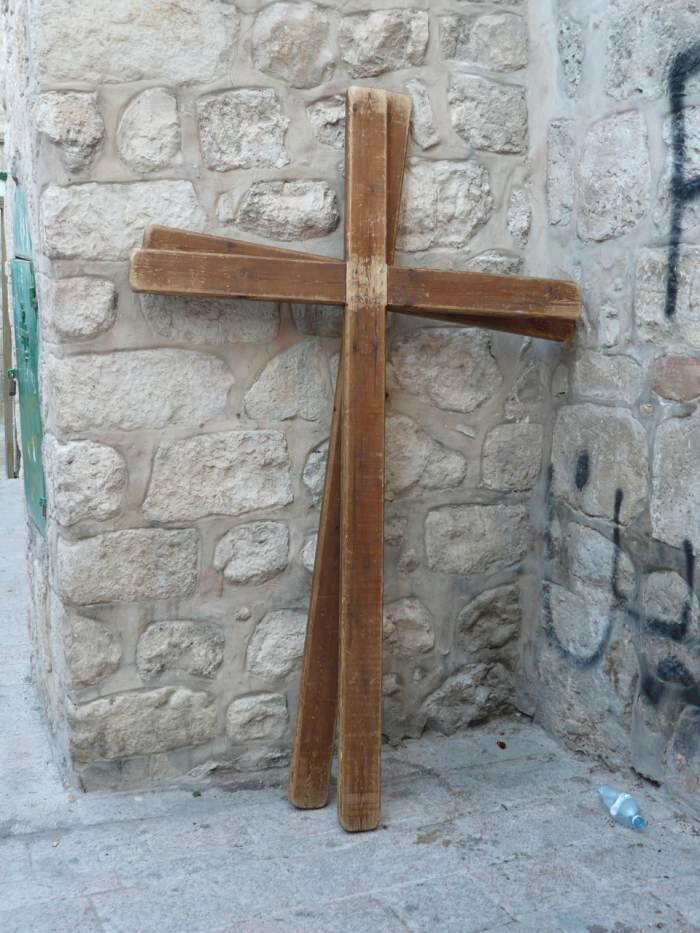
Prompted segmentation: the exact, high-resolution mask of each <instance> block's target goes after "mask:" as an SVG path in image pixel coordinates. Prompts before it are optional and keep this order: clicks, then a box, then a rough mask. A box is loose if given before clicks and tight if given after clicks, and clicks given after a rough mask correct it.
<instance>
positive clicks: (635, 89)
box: [606, 0, 698, 100]
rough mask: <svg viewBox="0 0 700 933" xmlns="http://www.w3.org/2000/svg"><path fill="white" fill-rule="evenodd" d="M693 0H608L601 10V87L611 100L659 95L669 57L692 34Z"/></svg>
mask: <svg viewBox="0 0 700 933" xmlns="http://www.w3.org/2000/svg"><path fill="white" fill-rule="evenodd" d="M697 16H698V8H697V4H696V3H695V0H665V2H664V3H663V4H659V3H655V2H654V0H612V2H611V3H610V4H609V10H608V14H607V24H606V25H607V50H606V51H607V59H606V64H607V76H606V77H607V91H608V94H609V95H610V96H611V97H613V98H615V99H616V100H624V99H625V98H628V97H638V96H639V95H643V96H644V97H648V98H652V99H653V98H657V97H661V96H662V94H663V93H664V92H665V91H666V87H667V76H668V72H669V68H670V65H671V62H672V59H673V57H674V56H675V55H676V54H677V53H680V52H682V51H684V50H685V48H686V47H687V45H688V37H690V36H696V35H697Z"/></svg>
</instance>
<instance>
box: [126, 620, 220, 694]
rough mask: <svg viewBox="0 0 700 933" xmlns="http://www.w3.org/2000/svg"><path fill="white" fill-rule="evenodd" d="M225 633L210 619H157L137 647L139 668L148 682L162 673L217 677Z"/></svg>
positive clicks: (140, 639) (137, 666) (137, 665)
mask: <svg viewBox="0 0 700 933" xmlns="http://www.w3.org/2000/svg"><path fill="white" fill-rule="evenodd" d="M224 643H225V641H224V635H223V632H222V631H221V629H220V628H219V627H218V626H217V625H214V624H213V623H211V622H189V621H179V620H177V621H172V622H170V621H166V622H154V623H153V624H152V625H149V626H148V628H147V629H146V631H145V632H144V633H143V635H141V637H140V638H139V641H138V645H137V646H136V668H137V670H138V672H139V674H140V675H141V677H142V678H143V679H144V680H146V681H148V680H152V679H153V678H154V677H158V676H159V675H160V674H167V675H169V676H171V675H173V674H179V673H182V674H188V675H190V676H192V677H215V676H216V672H217V671H218V669H219V668H220V667H221V664H222V663H223V660H224Z"/></svg>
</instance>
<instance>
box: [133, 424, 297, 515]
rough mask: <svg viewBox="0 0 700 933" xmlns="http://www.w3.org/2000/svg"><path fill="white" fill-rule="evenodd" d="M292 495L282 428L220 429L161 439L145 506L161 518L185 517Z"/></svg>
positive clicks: (263, 504) (239, 510)
mask: <svg viewBox="0 0 700 933" xmlns="http://www.w3.org/2000/svg"><path fill="white" fill-rule="evenodd" d="M292 498H293V496H292V487H291V481H290V475H289V453H288V451H287V442H286V440H285V437H284V435H283V434H281V433H279V432H278V431H219V432H216V433H214V434H198V435H196V436H195V437H189V438H186V439H185V440H179V441H165V442H163V443H162V444H161V446H160V447H159V448H158V451H157V452H156V457H155V461H154V464H153V472H152V475H151V482H150V485H149V487H148V492H147V494H146V499H145V501H144V503H143V511H144V514H145V515H146V516H147V517H148V518H150V519H155V520H157V521H183V520H188V519H198V518H203V517H204V516H207V515H243V514H244V513H245V512H251V511H253V510H257V509H269V508H273V507H276V506H283V505H287V504H288V503H289V502H291V501H292Z"/></svg>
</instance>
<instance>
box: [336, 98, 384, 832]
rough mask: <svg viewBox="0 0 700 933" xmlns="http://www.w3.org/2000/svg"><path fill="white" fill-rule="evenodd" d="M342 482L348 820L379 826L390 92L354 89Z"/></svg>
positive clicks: (355, 826)
mask: <svg viewBox="0 0 700 933" xmlns="http://www.w3.org/2000/svg"><path fill="white" fill-rule="evenodd" d="M346 119H347V132H346V143H345V157H346V169H345V183H346V198H345V204H346V207H345V257H346V271H347V279H346V281H347V292H346V304H345V315H344V317H343V349H342V360H343V387H342V406H341V412H342V417H341V451H342V455H341V480H340V667H339V693H338V819H339V820H340V824H341V826H343V828H344V829H346V830H348V831H349V832H358V831H362V830H369V829H374V828H376V826H377V824H378V823H379V817H380V798H381V777H380V757H381V742H382V600H383V570H384V568H383V542H384V396H385V371H386V361H385V351H386V347H385V343H386V303H387V274H386V212H387V140H388V127H387V97H386V93H385V92H383V91H377V90H372V89H369V88H350V89H349V91H348V96H347V118H346Z"/></svg>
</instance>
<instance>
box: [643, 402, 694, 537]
mask: <svg viewBox="0 0 700 933" xmlns="http://www.w3.org/2000/svg"><path fill="white" fill-rule="evenodd" d="M699 458H700V412H698V411H697V410H696V411H694V412H693V414H692V415H691V416H690V417H688V418H670V419H669V420H668V421H665V422H664V423H663V424H662V425H660V426H659V427H658V428H657V431H656V439H655V442H654V473H653V492H652V500H651V525H652V529H653V533H654V537H655V538H658V539H659V540H660V541H665V542H667V543H668V544H672V545H674V547H681V546H682V545H683V542H684V541H690V542H692V544H693V552H695V550H696V549H697V547H698V542H700V483H698V463H700V459H699Z"/></svg>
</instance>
